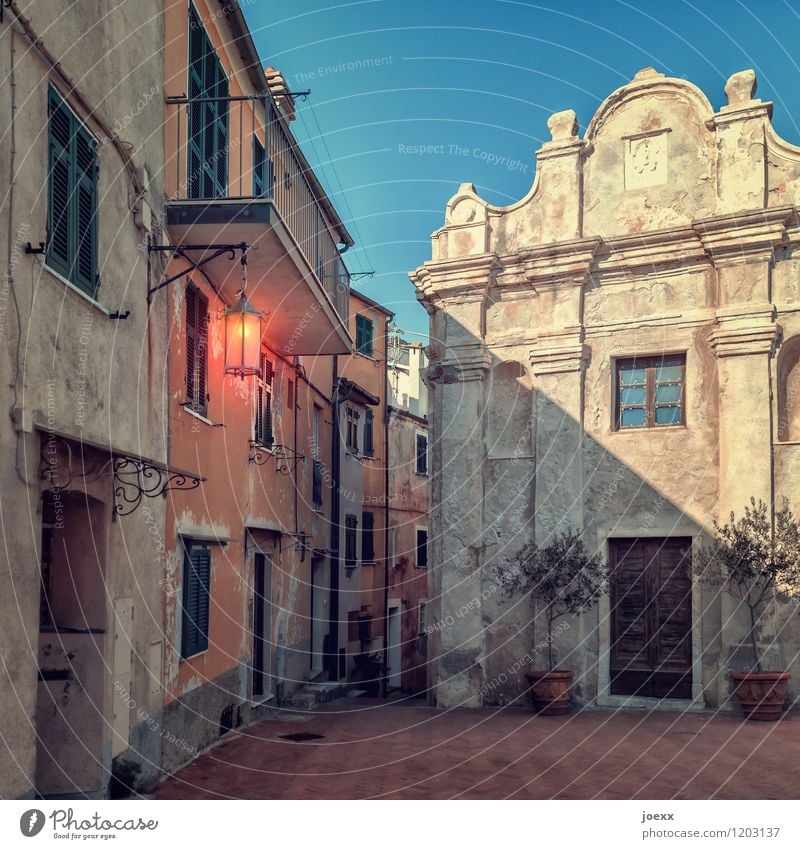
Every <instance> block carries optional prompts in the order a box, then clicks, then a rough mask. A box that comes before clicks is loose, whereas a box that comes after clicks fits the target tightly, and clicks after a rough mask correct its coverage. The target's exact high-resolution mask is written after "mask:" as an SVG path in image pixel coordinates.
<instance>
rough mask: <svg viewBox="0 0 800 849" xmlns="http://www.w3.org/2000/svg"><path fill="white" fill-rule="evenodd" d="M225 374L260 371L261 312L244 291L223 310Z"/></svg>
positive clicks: (257, 372)
mask: <svg viewBox="0 0 800 849" xmlns="http://www.w3.org/2000/svg"><path fill="white" fill-rule="evenodd" d="M225 374H238V375H239V377H242V378H243V377H244V376H245V375H250V374H258V375H260V374H261V313H260V312H259V311H258V310H257V309H256V308H255V307H254V306H253V305H252V304H251V303H250V301H248V300H247V298H246V296H245V293H244V291H242V296H241V298H239V300H238V301H237V302H236V303H235V304H234V305H233V306H232V307H227V308H226V310H225Z"/></svg>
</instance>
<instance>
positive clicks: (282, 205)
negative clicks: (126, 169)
mask: <svg viewBox="0 0 800 849" xmlns="http://www.w3.org/2000/svg"><path fill="white" fill-rule="evenodd" d="M166 103H167V122H168V126H169V127H170V128H171V129H172V132H174V133H175V134H176V135H174V136H171V138H172V139H174V140H175V141H174V142H173V143H175V144H176V148H177V150H176V155H175V159H176V172H177V179H176V180H173V181H172V185H171V186H170V187H168V197H169V198H170V199H171V200H202V201H209V202H210V201H214V200H220V199H227V200H242V201H247V200H253V201H255V200H270V201H272V203H273V205H274V207H275V210H276V211H277V213H278V215H279V216H280V218H281V220H282V221H283V223H284V225H285V226H286V228H287V229H288V231H289V233H290V234H291V236H292V238H293V239H294V241H295V243H296V244H297V246H298V248H299V249H300V252H301V253H302V255H303V256H304V257H305V259H306V261H307V262H308V264H309V266H310V267H311V269H312V270H313V272H314V274H315V275H316V277H317V279H318V280H319V282H320V284H321V285H322V287H323V288H324V290H325V291H326V292H327V294H328V296H329V297H330V299H331V301H332V302H333V304H334V306H335V308H336V311H337V313H338V314H339V316H340V317H341V319H342V322H343V323H344V324H345V326H346V325H347V318H348V305H349V288H350V275H349V272H348V270H347V268H346V266H345V264H344V262H343V260H342V258H341V255H340V250H339V242H340V240H339V239H338V238H337V236H336V233H335V230H334V228H333V227H332V225H331V223H330V220H329V218H328V217H327V216H326V214H325V212H324V211H323V205H322V203H321V202H320V198H319V196H318V191H315V190H314V189H313V188H312V182H311V180H310V179H309V172H310V168H309V166H308V164H307V163H306V162H305V161H304V160H303V159H301V158H300V156H298V153H297V150H296V142H295V141H294V139H293V138H292V137H291V134H290V133H289V132H288V131H287V129H286V127H285V124H284V122H283V120H282V119H281V117H280V116H279V114H278V110H277V107H276V106H275V103H274V101H273V99H272V97H271V96H270V95H268V94H264V95H255V96H249V95H243V96H239V97H234V96H227V97H196V98H188V97H170V98H167V101H166Z"/></svg>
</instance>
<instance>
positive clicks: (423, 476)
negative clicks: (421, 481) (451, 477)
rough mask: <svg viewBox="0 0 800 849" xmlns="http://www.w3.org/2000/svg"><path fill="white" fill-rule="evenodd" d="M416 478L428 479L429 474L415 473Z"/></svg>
mask: <svg viewBox="0 0 800 849" xmlns="http://www.w3.org/2000/svg"><path fill="white" fill-rule="evenodd" d="M414 476H415V477H418V478H427V477H428V473H427V472H414Z"/></svg>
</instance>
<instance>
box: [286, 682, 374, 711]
mask: <svg viewBox="0 0 800 849" xmlns="http://www.w3.org/2000/svg"><path fill="white" fill-rule="evenodd" d="M360 693H361V691H360V690H354V689H353V684H352V683H351V682H349V681H320V682H316V683H312V684H304V685H303V686H302V687H300V689H299V690H297V691H296V692H295V693H293V694H292V695H291V696H290V697H289V698H288V699H287V700H286V702H285V704H284V707H288V708H299V709H302V710H310V709H311V708H314V707H316V706H317V705H321V704H324V703H325V702H331V701H333V700H334V699H341V698H344V697H345V696H353V695H359V694H360Z"/></svg>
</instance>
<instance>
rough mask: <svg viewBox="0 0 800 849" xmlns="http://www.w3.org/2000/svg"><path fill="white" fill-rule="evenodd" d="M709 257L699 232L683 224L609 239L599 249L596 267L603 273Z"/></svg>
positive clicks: (661, 265)
mask: <svg viewBox="0 0 800 849" xmlns="http://www.w3.org/2000/svg"><path fill="white" fill-rule="evenodd" d="M706 258H707V255H706V252H705V250H704V249H703V244H702V242H701V240H700V238H699V236H698V234H697V233H696V232H695V231H694V230H693V229H692V228H690V227H680V228H675V229H671V230H651V231H649V232H644V233H635V234H633V235H630V236H619V237H616V238H611V239H606V240H605V241H604V242H603V246H602V247H601V249H600V250H599V251H598V252H597V255H596V258H595V268H596V269H597V271H598V272H600V273H601V274H603V273H606V272H608V273H612V274H613V273H614V272H620V273H628V272H630V271H634V270H639V269H643V268H649V269H651V270H655V269H657V268H661V267H664V266H675V265H686V264H689V263H693V262H698V261H702V260H705V259H706Z"/></svg>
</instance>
